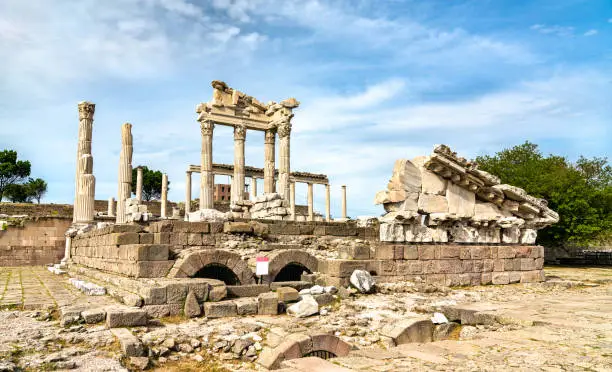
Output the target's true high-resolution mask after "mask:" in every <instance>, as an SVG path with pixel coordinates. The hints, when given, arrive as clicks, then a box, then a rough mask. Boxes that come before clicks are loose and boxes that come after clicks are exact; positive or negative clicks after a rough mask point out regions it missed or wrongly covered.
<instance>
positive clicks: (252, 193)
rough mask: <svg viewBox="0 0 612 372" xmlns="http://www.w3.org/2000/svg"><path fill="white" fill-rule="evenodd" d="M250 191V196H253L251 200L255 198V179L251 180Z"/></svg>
mask: <svg viewBox="0 0 612 372" xmlns="http://www.w3.org/2000/svg"><path fill="white" fill-rule="evenodd" d="M251 189H252V191H251V195H252V196H253V199H255V198H256V197H257V177H252V178H251Z"/></svg>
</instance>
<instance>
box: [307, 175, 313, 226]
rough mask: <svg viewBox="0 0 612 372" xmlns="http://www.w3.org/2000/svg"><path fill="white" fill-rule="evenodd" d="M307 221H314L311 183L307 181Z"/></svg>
mask: <svg viewBox="0 0 612 372" xmlns="http://www.w3.org/2000/svg"><path fill="white" fill-rule="evenodd" d="M308 221H314V206H313V195H312V183H310V182H308Z"/></svg>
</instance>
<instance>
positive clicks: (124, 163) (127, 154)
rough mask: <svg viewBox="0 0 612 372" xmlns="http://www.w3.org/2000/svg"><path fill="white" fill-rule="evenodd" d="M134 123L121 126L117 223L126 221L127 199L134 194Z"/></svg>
mask: <svg viewBox="0 0 612 372" xmlns="http://www.w3.org/2000/svg"><path fill="white" fill-rule="evenodd" d="M132 144H133V138H132V124H130V123H125V124H123V125H122V126H121V153H120V154H119V190H118V192H117V213H116V215H117V219H116V222H117V223H126V222H127V216H126V213H125V200H126V199H128V198H129V197H131V196H132V153H133V150H134V148H133V145H132Z"/></svg>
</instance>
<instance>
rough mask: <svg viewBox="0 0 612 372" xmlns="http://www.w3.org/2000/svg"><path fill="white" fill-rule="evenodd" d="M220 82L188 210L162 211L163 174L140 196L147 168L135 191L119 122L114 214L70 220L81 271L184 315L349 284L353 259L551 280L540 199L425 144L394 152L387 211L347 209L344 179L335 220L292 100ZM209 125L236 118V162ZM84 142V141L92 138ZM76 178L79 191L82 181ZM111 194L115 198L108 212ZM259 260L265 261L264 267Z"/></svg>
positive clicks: (439, 275) (383, 267)
mask: <svg viewBox="0 0 612 372" xmlns="http://www.w3.org/2000/svg"><path fill="white" fill-rule="evenodd" d="M212 86H213V98H212V100H211V101H210V102H207V103H201V104H199V105H198V106H197V109H196V112H197V113H198V117H197V121H198V122H199V124H200V134H201V140H202V147H201V149H202V151H201V154H200V155H201V156H200V160H201V162H200V164H199V165H189V166H188V167H187V169H186V188H185V210H184V217H183V218H181V219H178V218H177V216H176V213H173V216H168V207H167V203H168V201H167V176H166V175H165V174H164V178H163V185H164V186H163V188H162V208H161V213H160V215H159V216H153V215H151V214H150V213H148V212H147V210H146V206H144V205H142V204H141V202H142V197H141V193H142V172H140V171H139V172H137V177H138V180H137V182H136V185H137V186H136V197H135V198H132V197H131V175H132V165H131V157H132V151H133V148H132V137H131V125H130V124H124V125H123V127H122V130H121V133H122V150H121V155H120V162H119V180H118V183H119V189H118V191H119V192H118V195H117V210H116V211H115V212H114V214H115V215H116V221H115V223H108V222H107V223H96V222H93V217H92V218H91V219H90V221H92V222H91V223H90V224H89V225H88V226H87V228H81V227H73V228H72V229H71V230H70V233H69V239H68V245H67V249H68V251H69V252H68V253H69V254H67V257H70V259H71V261H70V262H71V263H70V271H71V273H72V274H73V275H75V276H78V277H82V278H85V279H87V278H90V279H92V280H95V281H96V282H98V283H104V284H105V285H106V286H107V289H108V291H109V292H110V293H114V294H115V297H116V298H119V299H121V300H122V301H123V302H124V303H126V304H129V305H131V306H138V307H140V308H142V310H143V311H145V312H146V313H147V314H149V315H150V316H165V315H169V314H179V313H181V312H184V313H185V314H186V313H187V308H186V306H187V303H189V302H190V303H191V305H193V302H194V301H195V302H196V305H197V304H199V305H197V306H201V307H202V311H203V312H204V313H205V315H206V316H209V317H218V316H226V315H246V314H256V313H259V314H276V312H277V311H278V309H279V308H278V306H277V305H278V302H279V301H281V300H279V297H278V295H277V294H276V293H273V292H270V290H271V289H275V288H278V287H280V286H293V287H295V288H303V287H307V286H309V285H312V284H313V283H317V284H321V285H328V286H329V285H334V286H345V285H347V284H348V283H349V280H350V277H351V275H352V274H354V273H355V272H357V271H361V272H365V273H367V274H369V275H371V276H373V278H374V279H375V280H376V282H378V283H384V282H402V281H417V282H424V283H427V284H431V285H442V286H455V285H480V284H508V283H517V282H537V281H541V280H543V271H542V266H543V263H544V249H543V247H540V246H537V245H535V239H536V230H537V229H540V228H542V227H545V226H547V225H550V224H552V223H554V222H556V221H557V220H558V215H557V214H556V213H555V212H554V211H552V210H550V209H549V208H548V207H547V205H546V201H544V200H541V199H537V198H534V197H532V196H530V195H528V194H527V193H525V191H524V190H522V189H519V188H516V187H513V186H510V185H504V184H501V182H500V180H499V179H498V178H497V177H495V176H494V175H491V174H489V173H487V172H483V171H481V170H479V169H478V166H477V164H475V163H474V162H471V161H469V160H466V159H464V158H461V157H459V156H458V155H457V154H456V153H454V152H452V151H451V150H450V149H449V148H448V147H447V146H444V145H441V146H436V147H435V149H434V152H433V153H432V154H431V155H430V156H423V157H418V158H415V159H413V160H405V159H402V160H398V161H397V162H396V163H395V166H394V168H393V174H392V177H391V180H390V181H389V184H388V187H387V190H385V191H381V192H379V193H378V194H376V197H375V201H376V203H378V204H382V205H383V207H384V210H385V212H386V213H385V214H384V215H383V216H382V217H380V218H371V219H368V220H352V219H349V218H347V217H348V216H347V211H346V186H342V212H341V216H342V218H338V219H333V218H332V217H331V211H330V182H329V179H328V177H327V176H326V175H322V174H316V173H310V172H292V171H291V166H290V136H291V119H292V117H293V115H294V113H293V110H294V109H296V108H297V107H298V106H299V103H298V101H297V100H295V99H294V98H290V99H287V100H284V101H281V102H280V103H276V102H270V103H268V104H263V103H261V102H259V101H258V100H256V99H255V98H253V97H250V96H248V95H246V94H244V93H242V92H240V91H238V90H235V89H232V88H229V87H228V86H227V84H225V83H223V82H220V81H213V82H212ZM79 107H81V106H79ZM91 107H93V105H92V106H91ZM90 116H91V117H93V109H92V110H91V115H90ZM87 123H88V122H85V124H87ZM215 125H226V126H231V127H233V128H234V164H231V165H230V164H216V163H213V155H212V154H213V153H212V148H213V143H212V134H213V131H214V128H215ZM247 130H258V131H264V132H265V153H264V154H263V156H264V158H265V162H264V167H263V168H255V167H251V166H248V165H246V164H245V157H244V148H245V133H246V131H247ZM277 135H278V137H279V142H280V159H279V166H278V169H277V168H276V161H275V158H274V146H275V143H276V136H277ZM89 136H90V135H89ZM81 137H82V138H85V139H86V138H90V137H88V135H87V134H84V135H79V138H81ZM79 143H81V142H79ZM81 146H84V147H86V148H87V149H89V148H90V146H91V141H90V142H89V144H88V145H86V146H85V145H81V144H79V148H81ZM87 146H89V147H87ZM89 153H90V152H87V151H85V152H83V154H89ZM78 156H79V158H82V157H87V155H82V154H81V152H79V155H78ZM381 166H385V165H384V164H381ZM79 169H81V166H79ZM83 169H85V172H84V173H83V172H81V171H80V170H78V171H77V175H78V177H81V178H82V177H83V175H82V174H85V175H88V174H89V175H91V173H87V172H89V171H90V169H91V167H90V166H87V165H86V164H85V165H83ZM79 172H81V173H79ZM192 173H201V183H200V195H199V208H198V210H196V211H191V210H190V209H191V200H192V196H191V187H192V186H191V175H192ZM79 175H80V176H79ZM215 175H229V176H231V177H232V188H231V190H232V194H231V205H230V210H229V211H228V212H220V211H217V210H214V209H213V208H214V204H213V183H214V181H213V180H214V176H215ZM91 177H93V175H91ZM246 177H250V178H251V179H252V183H253V184H256V183H257V179H263V180H264V194H262V195H253V198H252V200H245V199H246V198H245V195H244V189H245V187H244V186H245V178H246ZM296 182H304V183H307V184H308V213H307V216H304V218H298V216H296V209H295V183H296ZM316 184H320V185H325V190H326V208H325V209H326V210H325V220H324V221H317V220H316V218H315V217H314V210H313V186H314V185H316ZM79 190H81V189H80V188H77V194H78V193H79V192H80V193H82V192H83V191H79ZM87 190H89V188H86V192H90V193H93V190H91V191H87ZM254 190H255V193H256V187H255V188H254ZM277 190H278V192H277ZM373 194H374V193H373ZM112 203H113V199H112V198H111V199H110V202H109V208H108V215H109V216H110V215H112V212H113V208H112ZM175 212H176V210H175ZM258 262H267V266H266V270H265V271H264V272H259V274H257V275H256V273H257V271H258V269H257V265H258V264H257V263H258ZM145 278H146V279H145ZM190 294H192V295H191V297H190V298H191V300H190V301H187V297H188V295H190ZM194 298H195V299H196V300H194ZM235 298H238V300H236V299H235ZM253 301H255V303H256V304H259V305H257V306H253ZM262 304H263V305H262Z"/></svg>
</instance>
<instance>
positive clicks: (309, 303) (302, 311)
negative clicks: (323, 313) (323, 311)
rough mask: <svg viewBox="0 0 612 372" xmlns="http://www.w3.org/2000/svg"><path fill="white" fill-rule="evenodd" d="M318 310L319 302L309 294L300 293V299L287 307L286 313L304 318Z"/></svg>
mask: <svg viewBox="0 0 612 372" xmlns="http://www.w3.org/2000/svg"><path fill="white" fill-rule="evenodd" d="M318 312H319V304H318V303H317V301H316V300H315V299H314V297H312V296H311V295H307V294H305V295H302V300H301V301H299V302H296V303H295V304H293V305H291V306H289V307H288V308H287V314H288V315H291V316H293V317H296V318H305V317H307V316H311V315H314V314H316V313H318Z"/></svg>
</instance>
